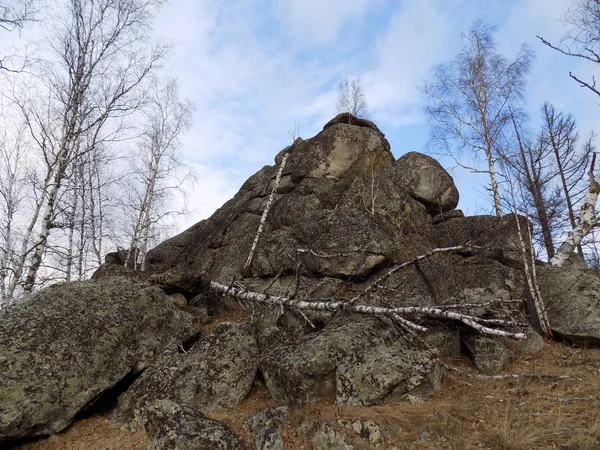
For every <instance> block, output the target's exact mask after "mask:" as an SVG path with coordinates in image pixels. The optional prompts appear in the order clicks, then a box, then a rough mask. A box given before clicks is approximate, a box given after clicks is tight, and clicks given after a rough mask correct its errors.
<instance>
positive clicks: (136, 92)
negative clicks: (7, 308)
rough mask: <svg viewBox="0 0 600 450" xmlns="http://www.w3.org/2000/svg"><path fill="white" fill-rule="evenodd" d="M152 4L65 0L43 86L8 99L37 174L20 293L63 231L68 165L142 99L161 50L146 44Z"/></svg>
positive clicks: (115, 131) (112, 131) (111, 134)
mask: <svg viewBox="0 0 600 450" xmlns="http://www.w3.org/2000/svg"><path fill="white" fill-rule="evenodd" d="M156 3H157V2H155V1H151V0H68V1H67V2H66V9H65V10H64V11H63V12H64V15H63V19H62V22H61V23H60V24H59V25H57V26H56V27H55V29H56V35H55V37H54V38H53V39H52V44H51V45H52V54H53V58H52V57H51V59H50V60H48V61H47V62H45V64H41V65H40V67H39V68H37V70H38V71H39V72H40V80H42V81H43V84H41V85H38V86H37V90H29V92H28V96H25V97H23V96H18V95H15V96H14V98H13V99H14V100H15V102H16V104H17V105H18V106H19V109H20V112H21V113H22V115H23V117H24V120H25V123H26V126H27V128H28V131H29V134H30V137H31V139H32V140H33V142H34V148H36V149H37V151H38V152H39V153H38V154H39V162H40V165H41V166H42V171H43V174H42V175H41V177H40V181H39V183H38V185H37V192H38V194H37V200H38V201H37V203H36V205H35V208H33V212H32V215H31V220H30V221H29V225H28V226H27V229H26V232H25V233H24V236H23V240H22V246H21V251H20V254H19V263H18V264H17V267H16V268H15V270H16V271H17V275H18V276H17V277H16V278H17V279H19V280H20V281H19V283H21V284H22V286H23V291H24V292H25V293H27V292H30V291H31V290H32V289H33V288H34V286H35V285H36V280H37V277H38V271H39V269H40V267H41V266H42V260H43V258H44V255H45V252H46V250H47V246H48V240H49V237H50V233H51V230H53V229H57V228H61V227H62V226H63V223H61V222H60V221H59V220H58V219H59V218H60V214H59V213H60V198H61V196H63V195H64V194H65V190H68V189H67V187H68V183H67V180H68V178H69V177H71V176H73V174H74V173H75V171H74V167H75V166H74V165H75V164H76V163H77V162H78V161H81V160H82V158H83V157H84V156H85V155H86V154H88V153H90V152H93V151H94V149H95V148H96V146H97V145H100V144H102V143H103V142H109V141H112V140H115V139H117V138H118V137H119V136H120V134H121V132H122V130H123V128H122V124H123V121H124V120H125V118H126V117H127V116H129V115H130V114H132V113H133V112H135V111H136V110H137V109H138V108H139V107H140V106H141V105H142V104H143V102H144V101H145V90H146V84H145V82H146V80H147V78H148V76H149V75H150V74H151V73H152V72H153V70H154V69H155V68H156V67H157V65H158V63H159V62H160V61H161V59H162V58H163V57H164V55H165V52H166V48H164V47H151V46H150V45H149V43H148V39H147V36H148V32H149V30H150V28H149V27H150V24H151V14H152V12H153V8H154V6H155V4H156ZM25 272H26V275H24V273H25ZM13 289H14V286H13ZM11 294H12V293H11Z"/></svg>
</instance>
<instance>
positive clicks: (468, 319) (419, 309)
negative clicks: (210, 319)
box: [210, 281, 527, 339]
mask: <svg viewBox="0 0 600 450" xmlns="http://www.w3.org/2000/svg"><path fill="white" fill-rule="evenodd" d="M210 287H211V289H212V290H214V291H215V292H219V293H221V294H224V295H230V296H232V297H234V298H236V299H238V300H244V301H249V302H254V303H262V304H265V305H271V306H279V307H284V306H287V307H290V308H295V309H299V310H308V311H349V312H353V313H358V314H369V315H376V316H386V317H390V318H392V319H395V318H397V317H398V316H402V317H401V318H402V321H401V323H402V324H403V325H405V326H408V323H410V324H411V326H410V327H411V328H413V329H415V330H419V331H425V330H424V328H425V327H422V326H421V325H418V324H416V323H414V322H412V321H410V320H408V319H406V318H405V317H404V316H407V315H408V316H419V317H429V318H435V319H449V320H457V321H459V322H462V323H463V324H465V325H467V326H469V327H471V328H473V329H475V330H476V331H479V332H480V333H483V334H488V335H492V336H503V337H508V338H512V339H525V338H526V337H527V335H526V334H525V333H513V332H510V331H504V330H499V329H496V328H490V327H487V326H485V325H483V324H482V323H489V322H490V321H493V323H494V324H495V325H504V326H514V325H516V324H515V323H514V322H511V321H505V320H500V319H482V318H479V317H475V316H470V315H467V314H462V313H458V312H455V311H446V310H444V309H442V308H438V307H431V306H406V307H402V308H385V307H382V306H367V305H357V304H354V303H351V302H350V301H347V302H339V301H337V302H336V301H332V302H328V301H319V300H316V301H306V300H296V299H292V298H289V297H280V296H274V295H268V294H261V293H258V292H252V291H248V290H245V289H242V288H239V287H234V286H225V285H224V284H220V283H217V282H216V281H211V282H210Z"/></svg>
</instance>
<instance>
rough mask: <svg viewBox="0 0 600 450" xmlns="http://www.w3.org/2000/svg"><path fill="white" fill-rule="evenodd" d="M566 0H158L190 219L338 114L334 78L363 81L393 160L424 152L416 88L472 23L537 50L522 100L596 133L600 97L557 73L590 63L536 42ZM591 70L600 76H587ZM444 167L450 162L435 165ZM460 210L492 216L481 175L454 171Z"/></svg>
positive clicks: (511, 45) (557, 24)
mask: <svg viewBox="0 0 600 450" xmlns="http://www.w3.org/2000/svg"><path fill="white" fill-rule="evenodd" d="M569 3H570V2H569V1H568V0H487V1H485V0H469V1H468V0H419V1H416V0H411V1H408V0H269V1H259V0H228V1H226V0H177V1H172V2H171V3H170V4H167V5H165V6H164V7H163V10H162V12H161V14H160V16H159V17H158V18H157V20H156V36H157V37H160V38H161V39H163V40H166V41H171V42H173V43H174V44H175V46H174V52H173V54H172V56H171V58H170V61H169V63H168V64H169V66H170V70H171V71H172V73H173V74H175V75H176V76H177V78H178V79H179V82H180V86H181V90H182V94H183V95H184V96H186V97H188V98H189V99H191V100H192V101H193V102H194V103H195V104H196V107H197V111H196V115H195V120H194V126H193V128H192V130H191V132H190V133H189V134H188V135H187V136H186V137H185V138H184V140H183V142H184V147H183V151H184V154H185V159H186V161H187V163H188V164H190V165H191V166H193V167H194V169H195V171H196V173H197V175H198V184H197V186H196V187H195V190H194V192H191V193H190V194H189V196H188V205H189V207H190V208H191V209H192V210H193V211H194V212H193V213H192V214H190V215H189V216H188V218H187V219H186V223H185V224H183V225H184V226H185V225H191V224H192V223H194V222H196V221H197V220H199V219H200V218H204V217H207V216H209V215H210V214H212V212H213V211H214V210H215V209H216V208H217V207H218V206H220V205H221V204H222V203H223V202H225V201H226V200H228V199H229V198H231V197H232V196H233V195H234V194H235V192H237V190H238V189H239V187H240V186H241V184H242V183H243V182H244V181H245V179H246V178H247V177H248V176H250V175H252V174H253V173H254V172H256V171H257V170H258V169H260V168H261V167H262V166H263V165H265V164H272V163H273V157H274V156H275V155H276V154H277V153H278V152H279V150H281V149H282V148H283V147H285V146H286V145H289V143H290V140H291V139H290V137H289V135H288V130H290V129H292V128H293V126H294V122H298V123H299V126H300V135H301V136H302V137H303V138H308V137H311V136H313V135H315V134H316V133H318V132H319V131H320V130H321V128H322V126H323V125H324V124H325V123H326V122H327V121H328V120H329V119H331V118H332V117H333V116H334V115H335V103H336V94H337V93H336V89H337V84H338V83H339V81H340V80H341V79H342V78H343V77H344V76H345V75H349V76H360V77H361V78H362V80H363V84H364V87H365V92H366V96H367V100H368V103H369V109H370V113H371V116H372V119H373V120H374V121H375V122H376V123H377V125H378V126H379V128H380V129H381V130H382V131H383V132H384V133H385V134H386V137H387V138H388V139H389V141H390V143H391V145H392V151H393V152H394V155H395V156H396V157H399V156H400V155H402V154H403V153H406V152H407V151H412V150H416V151H423V148H424V146H425V144H426V142H427V139H428V136H427V128H426V123H425V118H424V116H423V112H422V101H421V97H420V93H419V90H418V88H417V87H418V86H419V85H421V84H422V83H423V81H424V80H425V79H426V78H427V77H428V76H429V73H430V71H431V68H432V66H433V65H434V64H437V63H441V62H444V61H448V60H449V59H452V58H453V57H454V55H455V54H456V53H457V52H458V50H459V48H460V34H461V32H462V31H464V30H466V29H467V28H468V27H469V26H470V24H471V23H472V21H473V20H475V19H482V20H484V21H486V22H488V23H490V24H492V25H495V26H497V27H498V33H497V40H498V43H499V48H500V50H501V52H502V53H503V54H504V55H505V56H507V57H509V58H510V57H514V55H516V53H517V52H518V50H519V48H520V46H521V44H523V43H526V44H528V45H529V46H530V47H531V48H532V49H533V50H534V51H535V52H536V55H537V56H536V60H535V64H534V67H533V70H532V73H531V75H530V76H529V87H528V90H527V108H528V111H529V113H530V114H531V116H532V117H533V118H534V119H535V118H537V116H538V111H539V108H540V106H541V104H542V103H543V102H544V101H546V100H548V101H550V102H552V103H553V104H554V105H555V106H556V107H557V108H559V109H562V110H566V111H568V112H571V113H572V114H573V115H574V116H575V117H576V119H577V120H578V122H579V124H580V128H581V135H582V136H584V135H587V134H588V133H589V131H590V130H591V129H596V131H598V132H600V127H599V126H598V124H599V123H600V107H599V105H598V103H599V102H598V99H597V98H594V96H593V95H592V94H591V93H588V92H586V91H585V90H584V89H582V88H579V87H578V86H577V85H576V84H575V83H574V82H573V81H571V80H570V79H569V77H568V73H569V70H572V71H574V72H576V73H579V74H582V75H584V76H586V75H587V76H589V75H590V74H591V73H593V72H592V70H596V71H597V69H592V68H591V67H588V66H586V64H585V63H583V62H582V61H577V60H575V59H572V58H568V57H565V56H563V55H560V54H558V53H557V52H554V51H552V50H551V49H548V48H546V47H544V46H543V45H542V44H541V43H540V42H539V41H538V40H537V39H536V37H535V35H536V34H539V35H542V36H544V37H545V38H547V39H549V40H553V41H555V42H557V41H558V40H559V39H560V36H561V35H562V34H563V33H564V31H565V25H564V23H562V22H561V20H560V19H561V17H562V15H563V12H564V10H565V8H566V7H567V6H569ZM598 75H600V74H598ZM442 163H443V164H444V165H445V166H446V167H447V168H448V169H449V170H451V169H452V167H451V161H448V160H442ZM451 174H452V175H453V176H454V178H455V182H456V184H457V185H458V187H459V191H460V193H461V203H460V207H461V208H463V209H464V210H465V211H466V212H467V213H469V214H474V213H486V212H489V211H491V205H490V202H489V199H488V198H487V196H486V193H485V190H484V189H483V187H482V186H483V185H484V184H485V181H486V180H485V178H484V177H485V176H483V175H473V174H469V173H466V172H464V171H459V170H456V169H455V170H451Z"/></svg>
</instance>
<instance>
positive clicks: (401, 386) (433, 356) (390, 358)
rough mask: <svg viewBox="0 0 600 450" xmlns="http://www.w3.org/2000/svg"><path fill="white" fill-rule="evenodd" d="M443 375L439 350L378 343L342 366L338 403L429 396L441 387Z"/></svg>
mask: <svg viewBox="0 0 600 450" xmlns="http://www.w3.org/2000/svg"><path fill="white" fill-rule="evenodd" d="M441 376H442V372H441V366H440V364H439V361H438V359H437V353H436V352H431V351H423V350H407V349H404V348H402V347H401V346H394V347H388V346H379V347H375V348H372V349H371V350H370V351H369V352H368V353H366V354H365V355H364V356H363V357H362V358H358V359H349V360H347V361H345V362H343V363H342V364H340V365H339V366H338V368H337V372H336V403H337V404H338V405H345V406H366V405H380V404H383V403H388V402H393V401H401V400H404V401H406V400H408V401H414V400H418V401H422V400H426V399H427V398H429V397H430V396H431V395H432V394H434V393H435V392H436V391H437V390H438V389H439V388H440V384H441Z"/></svg>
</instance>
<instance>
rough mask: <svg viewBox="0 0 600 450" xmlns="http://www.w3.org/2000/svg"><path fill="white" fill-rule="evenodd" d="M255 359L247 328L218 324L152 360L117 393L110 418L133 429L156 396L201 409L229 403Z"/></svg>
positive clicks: (240, 394)
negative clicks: (182, 348)
mask: <svg viewBox="0 0 600 450" xmlns="http://www.w3.org/2000/svg"><path fill="white" fill-rule="evenodd" d="M257 363H258V348H257V346H256V340H255V339H254V335H253V333H252V329H251V327H249V326H247V325H240V324H237V323H223V324H221V325H219V327H217V329H216V330H215V331H213V332H212V333H211V334H209V335H207V336H205V337H204V338H201V339H200V340H199V341H198V342H196V343H195V344H194V345H193V346H192V348H191V349H189V350H187V351H182V352H180V353H177V352H173V353H171V354H167V355H165V356H164V357H162V358H160V359H159V360H158V361H156V363H155V364H154V365H153V366H151V367H150V368H148V369H147V370H146V371H145V372H144V373H143V374H142V375H141V376H140V377H139V378H138V379H137V380H136V381H135V382H134V383H133V385H132V386H131V387H130V388H129V390H128V391H127V392H125V393H124V394H122V395H121V397H120V398H119V404H118V406H117V409H116V410H115V411H114V413H113V416H112V419H113V421H115V422H120V423H126V424H127V425H128V427H129V428H130V429H135V428H137V427H138V426H139V425H141V424H143V420H142V417H143V414H144V412H145V411H146V409H148V407H150V405H152V404H153V403H154V402H155V401H157V400H161V399H167V400H171V401H174V402H175V403H177V404H179V405H183V406H189V407H191V408H194V409H197V410H199V411H202V412H209V411H213V410H215V409H219V408H228V407H231V406H235V405H237V404H239V403H240V402H241V401H242V400H243V399H244V398H246V396H247V395H248V392H250V388H251V387H252V382H253V381H254V378H255V375H256V368H257Z"/></svg>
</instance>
